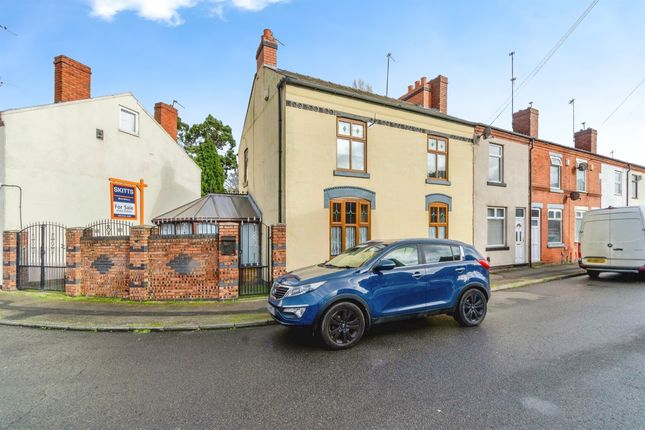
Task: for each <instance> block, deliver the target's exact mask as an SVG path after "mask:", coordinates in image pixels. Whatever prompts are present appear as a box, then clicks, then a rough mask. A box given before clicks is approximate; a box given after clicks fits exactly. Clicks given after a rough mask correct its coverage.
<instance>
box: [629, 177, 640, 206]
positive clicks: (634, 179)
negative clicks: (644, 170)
mask: <svg viewBox="0 0 645 430" xmlns="http://www.w3.org/2000/svg"><path fill="white" fill-rule="evenodd" d="M641 180H642V176H641V175H636V174H634V173H632V178H631V185H632V187H631V188H630V190H629V194H630V196H629V197H630V198H631V199H634V200H637V199H638V192H639V191H640V190H639V189H638V183H639V182H640V181H641Z"/></svg>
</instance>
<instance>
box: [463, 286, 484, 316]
mask: <svg viewBox="0 0 645 430" xmlns="http://www.w3.org/2000/svg"><path fill="white" fill-rule="evenodd" d="M461 306H462V311H463V315H464V319H465V320H466V321H467V322H468V323H469V324H478V323H480V322H481V320H482V319H483V318H484V315H485V314H486V298H485V297H484V295H483V294H482V293H481V292H480V291H478V290H472V291H470V292H468V293H467V295H466V297H464V299H463V301H462V305H461Z"/></svg>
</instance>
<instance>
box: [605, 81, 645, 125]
mask: <svg viewBox="0 0 645 430" xmlns="http://www.w3.org/2000/svg"><path fill="white" fill-rule="evenodd" d="M643 82H645V78H643V79H642V80H641V81H640V82H639V83H638V85H636V86H635V87H634V89H633V90H631V91H630V92H629V94H627V97H625V98H624V99H623V101H622V102H620V104H619V105H618V106H617V107H616V109H614V110H613V111H612V112H611V113H610V114H609V116H608V117H607V118H605V120H604V121H603V122H602V124H600V125H605V123H606V122H607V121H609V118H611V117H612V116H614V114H615V113H616V112H618V109H620V108H621V107H622V106H623V105H624V104H625V102H626V101H627V100H628V99H629V98H630V97H631V96H632V94H634V93H635V92H636V91H637V90H638V89H639V88H640V86H641V85H643Z"/></svg>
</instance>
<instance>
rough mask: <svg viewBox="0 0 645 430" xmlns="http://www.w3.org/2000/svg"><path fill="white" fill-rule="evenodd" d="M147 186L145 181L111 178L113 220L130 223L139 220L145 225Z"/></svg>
mask: <svg viewBox="0 0 645 430" xmlns="http://www.w3.org/2000/svg"><path fill="white" fill-rule="evenodd" d="M147 186H148V185H147V184H145V183H144V182H143V179H141V180H140V181H139V182H134V181H127V180H124V179H116V178H110V216H111V218H112V219H122V220H130V221H134V220H136V219H139V221H140V224H143V223H144V218H143V190H144V188H145V187H147ZM137 197H138V198H137ZM139 206H140V208H139Z"/></svg>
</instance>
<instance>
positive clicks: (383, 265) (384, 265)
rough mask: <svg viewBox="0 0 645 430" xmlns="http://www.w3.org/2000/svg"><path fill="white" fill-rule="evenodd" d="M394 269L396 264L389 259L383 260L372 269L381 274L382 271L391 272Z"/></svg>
mask: <svg viewBox="0 0 645 430" xmlns="http://www.w3.org/2000/svg"><path fill="white" fill-rule="evenodd" d="M395 267H396V263H395V262H394V261H392V260H390V259H389V258H384V259H383V260H381V261H379V262H378V264H377V265H376V267H374V270H375V271H378V272H382V271H384V270H392V269H394V268H395Z"/></svg>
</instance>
